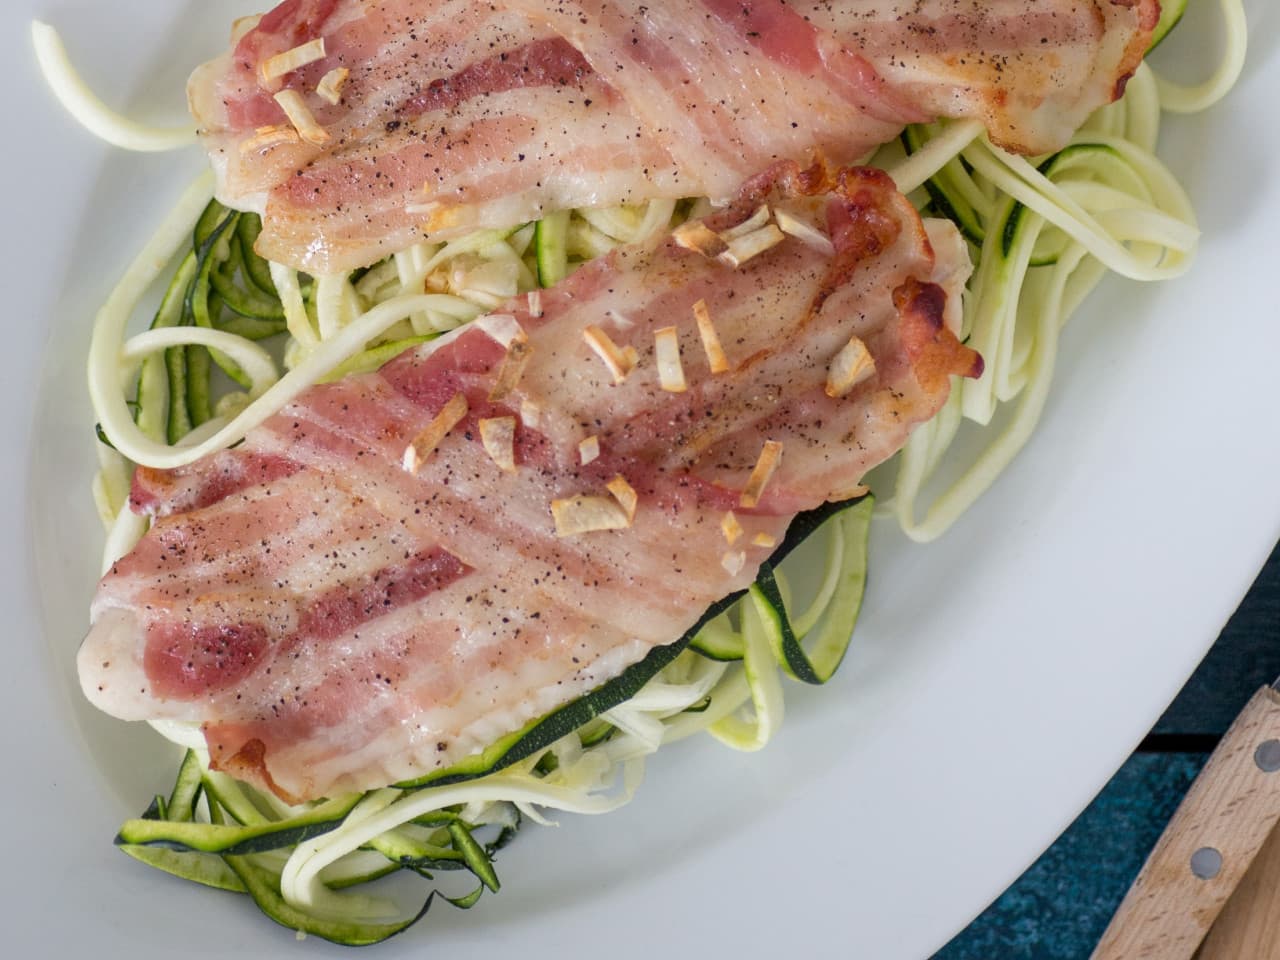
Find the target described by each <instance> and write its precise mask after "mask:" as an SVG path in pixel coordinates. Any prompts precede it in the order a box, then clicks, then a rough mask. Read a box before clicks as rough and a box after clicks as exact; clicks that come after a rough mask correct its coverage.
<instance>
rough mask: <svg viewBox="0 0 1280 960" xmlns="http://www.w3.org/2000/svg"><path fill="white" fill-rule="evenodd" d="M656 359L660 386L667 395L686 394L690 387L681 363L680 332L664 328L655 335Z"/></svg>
mask: <svg viewBox="0 0 1280 960" xmlns="http://www.w3.org/2000/svg"><path fill="white" fill-rule="evenodd" d="M653 345H654V359H655V361H656V363H657V366H658V384H659V385H660V386H661V387H662V389H663V390H665V391H667V393H684V392H685V391H686V390H688V389H689V385H688V384H687V383H686V382H685V379H684V366H683V364H681V362H680V331H679V330H678V329H676V328H675V327H663V328H662V329H661V330H657V331H655V332H654V334H653Z"/></svg>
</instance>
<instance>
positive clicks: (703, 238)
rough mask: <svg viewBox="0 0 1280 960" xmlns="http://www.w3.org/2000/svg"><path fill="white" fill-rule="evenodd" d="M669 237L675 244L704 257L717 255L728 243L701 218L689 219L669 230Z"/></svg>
mask: <svg viewBox="0 0 1280 960" xmlns="http://www.w3.org/2000/svg"><path fill="white" fill-rule="evenodd" d="M671 239H672V240H674V241H675V242H676V245H677V246H681V247H684V249H686V250H692V251H693V252H694V253H700V254H702V255H703V256H704V257H707V258H712V257H718V256H720V254H722V253H724V252H725V251H726V250H728V249H729V245H728V244H727V243H725V242H724V241H723V240H721V239H720V234H718V233H716V232H715V231H714V230H712V229H711V228H710V227H708V226H707V225H706V224H705V223H703V222H702V221H701V220H690V221H689V222H688V223H682V224H681V225H680V226H678V227H676V228H675V230H673V231H672V232H671Z"/></svg>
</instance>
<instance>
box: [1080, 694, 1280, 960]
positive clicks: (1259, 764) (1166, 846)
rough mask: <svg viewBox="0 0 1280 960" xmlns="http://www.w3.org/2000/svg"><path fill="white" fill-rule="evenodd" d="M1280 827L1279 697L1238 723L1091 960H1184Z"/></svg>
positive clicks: (1259, 701) (1263, 697)
mask: <svg viewBox="0 0 1280 960" xmlns="http://www.w3.org/2000/svg"><path fill="white" fill-rule="evenodd" d="M1277 820H1280V694H1277V693H1276V691H1275V690H1273V689H1272V688H1271V687H1263V688H1262V689H1261V690H1259V691H1258V692H1257V693H1256V694H1254V695H1253V698H1252V699H1251V700H1250V701H1249V703H1248V705H1247V706H1245V708H1244V710H1243V711H1242V712H1241V713H1240V715H1239V716H1238V717H1236V720H1235V722H1234V723H1233V724H1232V725H1231V729H1230V730H1228V731H1227V732H1226V735H1225V736H1223V738H1222V742H1221V743H1219V744H1218V749H1216V750H1215V751H1214V752H1213V755H1212V756H1210V757H1209V761H1208V763H1206V764H1205V767H1204V769H1203V770H1201V771H1200V775H1199V776H1198V777H1197V778H1196V781H1195V783H1193V784H1192V785H1191V789H1190V790H1189V791H1187V795H1186V797H1185V798H1183V801H1182V804H1181V805H1180V806H1179V807H1178V810H1177V812H1176V813H1175V814H1174V815H1173V819H1172V820H1170V821H1169V826H1168V827H1166V828H1165V831H1164V834H1163V835H1162V836H1161V837H1160V840H1159V841H1158V842H1157V843H1156V846H1155V849H1154V850H1152V851H1151V856H1150V857H1148V858H1147V862H1146V864H1145V865H1144V866H1143V868H1142V872H1141V873H1139V874H1138V879H1137V880H1135V881H1134V883H1133V886H1132V887H1130V888H1129V892H1128V894H1127V895H1126V896H1125V898H1124V901H1123V902H1122V903H1121V904H1120V909H1119V910H1117V911H1116V915H1115V916H1114V917H1113V918H1112V920H1111V924H1110V926H1108V927H1107V930H1106V932H1105V933H1104V934H1103V935H1102V940H1101V941H1100V942H1099V943H1098V947H1097V949H1096V950H1094V952H1093V960H1181V958H1184V957H1190V956H1191V955H1192V954H1193V953H1194V952H1195V950H1196V948H1197V947H1198V946H1199V945H1200V941H1201V940H1203V939H1204V936H1205V934H1206V933H1207V932H1208V930H1209V927H1210V926H1212V924H1213V921H1214V920H1215V919H1216V918H1217V916H1218V912H1219V911H1220V910H1221V909H1222V905H1223V904H1224V903H1226V901H1227V898H1228V897H1229V896H1231V893H1232V891H1233V890H1235V888H1236V885H1237V884H1238V883H1239V882H1240V878H1241V877H1243V876H1244V873H1245V871H1246V870H1247V869H1248V867H1249V864H1250V862H1252V860H1253V858H1254V857H1255V856H1256V855H1257V853H1258V850H1259V849H1260V848H1261V847H1262V844H1263V842H1264V841H1265V840H1266V839H1267V835H1268V834H1270V833H1271V831H1272V829H1273V828H1274V827H1275V825H1276V821H1277Z"/></svg>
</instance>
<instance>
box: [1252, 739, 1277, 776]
mask: <svg viewBox="0 0 1280 960" xmlns="http://www.w3.org/2000/svg"><path fill="white" fill-rule="evenodd" d="M1253 762H1254V763H1256V764H1257V765H1258V769H1259V770H1261V771H1262V772H1263V773H1275V772H1276V771H1277V770H1280V740H1264V741H1262V743H1260V744H1258V749H1257V750H1255V751H1253Z"/></svg>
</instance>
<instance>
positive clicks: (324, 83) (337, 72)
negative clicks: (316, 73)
mask: <svg viewBox="0 0 1280 960" xmlns="http://www.w3.org/2000/svg"><path fill="white" fill-rule="evenodd" d="M349 76H351V71H350V70H348V69H347V68H346V67H335V68H334V69H333V70H330V71H329V72H328V73H326V74H325V75H324V76H323V77H321V78H320V83H319V84H318V85H317V86H316V93H317V94H319V96H320V98H321V99H322V100H325V101H326V102H328V103H331V104H332V105H333V106H335V107H336V106H337V105H338V104H340V103H341V102H342V88H343V87H344V86H346V84H347V77H349Z"/></svg>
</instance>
